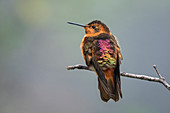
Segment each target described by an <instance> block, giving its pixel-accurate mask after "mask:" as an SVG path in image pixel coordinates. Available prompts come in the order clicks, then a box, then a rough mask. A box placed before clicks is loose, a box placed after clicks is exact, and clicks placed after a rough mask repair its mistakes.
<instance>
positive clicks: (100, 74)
mask: <svg viewBox="0 0 170 113" xmlns="http://www.w3.org/2000/svg"><path fill="white" fill-rule="evenodd" d="M91 64H92V65H93V67H94V69H95V71H96V73H97V75H98V80H99V82H100V83H101V85H102V88H103V90H104V92H106V94H107V95H109V97H113V96H114V95H113V94H111V91H110V89H109V88H108V84H107V80H106V78H105V74H104V72H103V71H102V69H101V67H100V66H99V64H98V62H97V61H96V58H95V56H94V55H93V56H92V58H91Z"/></svg>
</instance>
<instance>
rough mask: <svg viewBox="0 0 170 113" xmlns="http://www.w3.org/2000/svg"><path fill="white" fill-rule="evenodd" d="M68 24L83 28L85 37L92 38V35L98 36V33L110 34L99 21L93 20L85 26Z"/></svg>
mask: <svg viewBox="0 0 170 113" xmlns="http://www.w3.org/2000/svg"><path fill="white" fill-rule="evenodd" d="M68 23H69V24H73V25H77V26H81V27H84V29H85V34H86V35H90V36H91V35H92V36H94V35H98V34H100V33H108V34H110V30H109V28H108V27H107V26H106V25H105V24H104V23H103V22H101V21H99V20H94V21H92V22H90V23H88V24H87V25H82V24H77V23H72V22H68Z"/></svg>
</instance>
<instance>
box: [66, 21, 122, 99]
mask: <svg viewBox="0 0 170 113" xmlns="http://www.w3.org/2000/svg"><path fill="white" fill-rule="evenodd" d="M68 24H72V25H76V26H80V27H83V28H84V29H85V36H84V37H83V39H82V42H81V45H80V48H81V51H82V55H83V58H84V61H85V63H86V65H87V66H88V67H89V69H90V70H93V71H94V72H96V74H97V76H98V89H99V90H100V97H101V99H102V100H103V101H104V102H107V101H108V100H109V99H113V100H114V101H115V102H117V101H118V100H119V96H120V97H121V98H122V91H121V80H120V64H121V60H123V57H122V54H121V51H120V46H119V43H118V41H117V38H116V36H114V35H112V34H111V32H110V30H109V28H108V27H107V26H106V25H105V24H104V23H103V22H101V21H99V20H94V21H92V22H90V23H88V24H86V25H83V24H78V23H73V22H68Z"/></svg>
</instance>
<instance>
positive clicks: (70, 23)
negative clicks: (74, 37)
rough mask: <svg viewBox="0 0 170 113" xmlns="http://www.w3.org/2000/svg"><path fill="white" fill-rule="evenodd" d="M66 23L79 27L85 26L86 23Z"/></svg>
mask: <svg viewBox="0 0 170 113" xmlns="http://www.w3.org/2000/svg"><path fill="white" fill-rule="evenodd" d="M67 23H68V24H72V25H76V26H81V27H86V25H83V24H77V23H72V22H67Z"/></svg>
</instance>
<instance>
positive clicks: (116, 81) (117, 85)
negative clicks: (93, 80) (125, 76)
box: [98, 57, 122, 102]
mask: <svg viewBox="0 0 170 113" xmlns="http://www.w3.org/2000/svg"><path fill="white" fill-rule="evenodd" d="M119 66H120V65H119V57H118V58H117V65H116V68H109V69H107V70H105V71H104V74H105V78H106V80H107V84H108V88H109V90H110V92H111V94H112V95H113V96H109V95H108V93H106V92H105V90H104V89H103V86H102V84H101V81H100V80H99V85H98V88H99V90H100V96H101V99H102V100H103V101H105V102H107V101H108V100H109V99H110V98H112V99H113V100H114V101H115V102H117V101H118V100H119V95H120V97H121V98H122V92H121V81H120V69H119Z"/></svg>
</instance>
